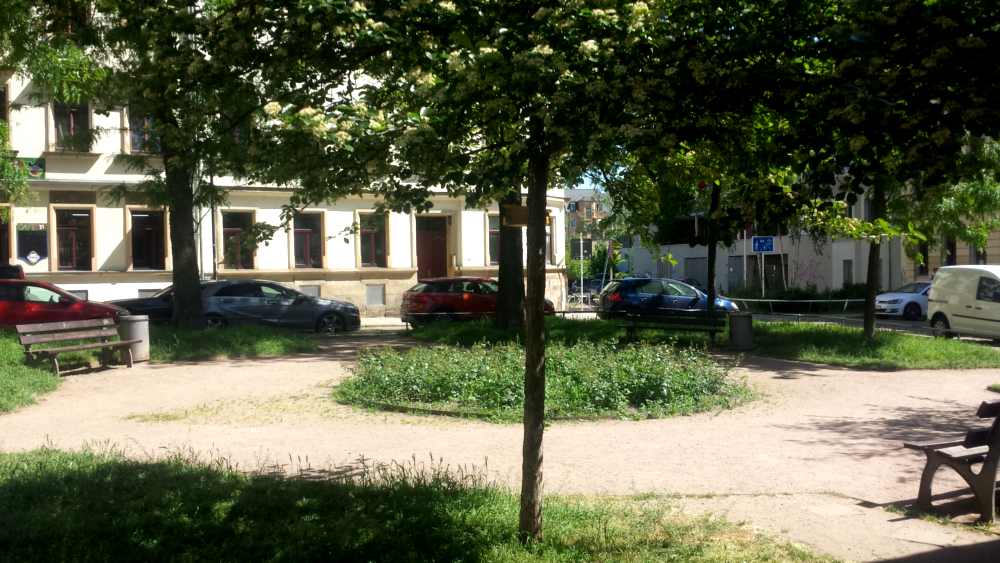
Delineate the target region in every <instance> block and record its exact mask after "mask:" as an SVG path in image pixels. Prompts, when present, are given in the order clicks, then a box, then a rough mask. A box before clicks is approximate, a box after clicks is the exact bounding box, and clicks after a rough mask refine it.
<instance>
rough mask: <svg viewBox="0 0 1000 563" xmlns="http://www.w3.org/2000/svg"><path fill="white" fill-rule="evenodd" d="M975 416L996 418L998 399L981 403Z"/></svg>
mask: <svg viewBox="0 0 1000 563" xmlns="http://www.w3.org/2000/svg"><path fill="white" fill-rule="evenodd" d="M976 416H978V417H979V418H996V417H997V416H1000V399H990V400H989V401H983V403H982V404H981V405H979V410H978V411H976Z"/></svg>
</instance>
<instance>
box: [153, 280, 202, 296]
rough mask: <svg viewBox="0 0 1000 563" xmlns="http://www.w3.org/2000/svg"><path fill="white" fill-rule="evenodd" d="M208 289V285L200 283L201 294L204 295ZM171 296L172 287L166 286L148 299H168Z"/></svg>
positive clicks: (172, 292)
mask: <svg viewBox="0 0 1000 563" xmlns="http://www.w3.org/2000/svg"><path fill="white" fill-rule="evenodd" d="M209 287H210V284H207V283H202V284H201V291H202V293H204V292H205V290H206V289H208V288H209ZM173 294H174V286H172V285H168V286H167V287H165V288H163V289H161V290H160V291H157V292H156V293H154V294H152V295H150V296H149V298H150V299H152V298H154V297H170V296H172V295H173Z"/></svg>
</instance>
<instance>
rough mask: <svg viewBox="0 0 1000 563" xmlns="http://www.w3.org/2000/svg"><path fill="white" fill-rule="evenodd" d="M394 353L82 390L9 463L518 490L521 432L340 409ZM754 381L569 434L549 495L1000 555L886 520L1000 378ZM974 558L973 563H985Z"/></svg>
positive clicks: (769, 365)
mask: <svg viewBox="0 0 1000 563" xmlns="http://www.w3.org/2000/svg"><path fill="white" fill-rule="evenodd" d="M384 344H390V345H399V346H413V345H416V344H417V343H415V342H414V341H412V340H408V339H406V338H405V337H401V336H397V335H395V334H390V333H374V334H364V333H360V334H356V335H349V336H341V337H334V338H328V339H324V340H323V349H322V350H321V351H320V352H318V353H315V354H307V355H299V356H294V357H284V358H258V359H241V360H225V361H212V362H201V363H189V364H173V365H140V366H137V367H136V368H135V369H131V370H129V369H125V368H117V369H112V370H108V371H99V372H95V373H88V374H85V375H81V376H71V377H68V378H66V380H65V381H64V382H63V384H62V385H61V386H60V388H59V389H58V390H57V391H55V392H53V393H50V394H48V395H45V396H44V397H41V398H40V400H39V404H37V405H33V406H30V407H27V408H24V409H22V410H20V411H18V412H15V413H10V414H7V415H3V416H0V448H2V449H5V450H19V449H30V448H36V447H39V446H42V445H46V444H52V445H54V446H56V447H61V448H69V449H74V448H79V447H80V446H81V445H82V444H83V443H85V442H88V441H97V442H106V441H110V442H111V443H116V444H118V445H120V446H123V447H128V448H132V449H133V450H135V451H137V452H155V451H158V450H159V449H160V448H166V449H189V448H191V449H194V450H196V451H216V452H218V453H219V454H220V455H223V456H226V457H228V458H229V459H230V461H232V462H235V463H240V464H241V466H243V467H247V466H254V465H255V464H259V463H261V460H270V461H271V462H272V463H278V464H281V463H285V462H283V461H282V460H286V462H287V460H290V459H291V460H297V459H301V460H306V459H307V460H308V464H309V465H311V466H314V467H326V466H335V465H342V464H345V463H350V462H351V461H352V460H356V459H358V458H359V457H362V456H363V457H364V458H365V459H368V460H372V461H374V462H385V463H388V462H390V461H392V460H410V459H411V458H413V456H414V455H416V456H417V458H418V459H428V458H429V457H428V456H430V457H433V458H434V459H443V460H444V462H445V463H446V464H451V465H453V466H456V465H464V466H471V465H475V466H479V467H482V466H484V465H487V464H488V468H489V472H490V474H491V476H492V477H494V478H496V479H499V480H500V481H502V482H506V483H509V484H511V485H512V486H516V485H517V476H518V475H519V470H520V463H521V432H522V431H521V428H520V427H519V426H517V425H496V424H490V423H486V422H481V421H475V420H467V419H453V418H437V417H429V416H420V415H409V414H397V413H384V412H367V411H362V410H358V409H355V408H353V407H348V406H344V405H339V404H336V403H334V402H332V401H330V400H329V393H330V388H331V386H333V385H336V384H337V383H338V382H339V381H340V380H341V379H342V378H344V377H345V376H346V375H348V371H347V369H346V367H345V364H348V365H349V364H351V363H352V362H354V361H355V360H356V357H357V356H356V354H357V348H358V347H359V346H362V345H384ZM740 370H741V372H742V373H743V374H745V375H746V376H747V377H748V379H749V380H750V381H751V382H752V383H753V384H755V385H756V386H757V388H758V389H759V390H761V391H763V392H764V393H766V397H765V398H764V399H762V400H760V401H757V402H755V403H752V404H749V405H746V406H744V407H741V408H739V409H736V410H732V411H715V412H711V413H703V414H699V415H695V416H688V417H679V418H672V419H664V420H645V421H610V422H608V421H593V422H560V423H554V424H553V425H552V426H551V427H550V428H549V429H548V431H547V433H546V438H545V454H546V456H545V457H546V459H545V482H546V490H547V491H548V492H582V493H601V494H603V493H608V494H631V493H635V492H643V493H648V492H653V493H663V494H671V495H681V496H683V497H684V498H680V499H679V500H678V502H680V503H681V504H682V505H683V506H684V507H685V508H687V509H689V510H693V511H698V512H713V513H728V514H729V515H730V516H731V517H732V518H734V519H745V520H750V521H753V522H755V523H757V524H758V525H760V526H765V527H768V528H770V529H773V530H774V531H776V533H780V534H784V535H785V536H786V537H788V538H789V539H790V540H793V541H796V542H798V543H804V544H807V545H809V546H811V547H813V548H816V549H818V550H820V551H825V552H828V553H832V554H834V555H838V556H840V557H845V558H849V559H855V560H875V559H882V558H888V557H902V556H914V557H921V558H926V557H932V556H933V557H940V556H942V555H945V554H948V553H951V554H953V555H954V554H957V553H959V552H954V551H948V550H954V549H959V548H960V547H961V546H965V545H967V544H968V545H971V546H973V547H975V546H984V545H985V546H988V547H990V546H991V547H994V548H996V551H995V552H994V553H1000V542H998V539H997V536H990V535H987V534H982V533H974V532H971V531H967V530H963V529H960V528H959V527H952V526H943V525H940V524H935V523H931V522H925V521H922V520H919V519H913V518H909V517H905V516H900V515H897V514H893V513H890V512H887V511H885V510H884V509H883V508H882V506H883V505H887V504H890V503H891V504H894V505H896V506H906V505H909V504H912V502H913V499H915V497H916V493H917V484H918V482H919V479H920V471H921V469H922V468H923V456H922V454H919V453H915V452H912V451H909V450H904V449H903V448H902V442H903V441H904V440H910V439H936V438H945V439H950V438H954V437H955V436H960V435H964V432H965V430H966V429H967V428H968V427H970V426H980V425H981V423H980V422H979V421H978V419H975V417H974V416H973V415H974V412H975V410H976V407H977V406H978V404H979V403H980V402H981V401H982V400H983V399H986V398H990V395H992V394H991V393H989V392H988V391H986V390H985V389H986V386H987V385H988V384H990V383H995V380H996V375H995V372H993V371H989V370H967V371H948V370H940V371H897V372H863V371H852V370H847V369H839V368H829V367H822V366H817V365H811V364H803V363H796V362H786V361H778V360H765V359H756V358H749V359H747V360H745V361H744V363H743V366H742V367H741V368H740ZM935 484H936V486H935V491H936V492H939V493H942V495H943V496H944V497H948V496H954V494H953V493H954V492H955V491H958V490H961V489H964V486H963V485H964V484H963V482H962V481H961V480H960V479H958V478H957V477H956V476H954V474H952V473H950V472H948V471H943V472H942V473H941V474H940V475H939V477H938V480H937V481H936V482H935ZM691 495H700V496H701V497H702V498H694V497H691ZM705 495H714V496H712V497H711V498H705ZM719 495H731V496H719ZM942 501H943V502H946V503H953V502H956V499H949V498H942ZM957 501H961V498H958V499H957ZM959 504H960V502H959ZM972 510H974V508H968V509H964V514H971V513H972ZM960 512H961V511H960ZM960 516H961V514H960ZM934 534H939V535H937V536H934ZM991 544H992V545H991ZM941 545H945V546H950V547H946V548H942V547H940V546H941ZM962 549H967V551H962V552H961V554H962V555H961V557H962V560H967V561H974V560H976V557H977V556H976V554H975V553H973V552H972V551H968V549H971V548H962ZM977 549H980V548H977ZM916 554H922V555H919V556H918V555H916ZM969 557H971V559H970V558H969ZM998 559H1000V557H998V558H991V559H989V560H990V561H994V562H995V561H997V560H998ZM917 560H923V559H913V561H917ZM927 560H932V559H927ZM984 560H986V559H984ZM907 561H910V559H907Z"/></svg>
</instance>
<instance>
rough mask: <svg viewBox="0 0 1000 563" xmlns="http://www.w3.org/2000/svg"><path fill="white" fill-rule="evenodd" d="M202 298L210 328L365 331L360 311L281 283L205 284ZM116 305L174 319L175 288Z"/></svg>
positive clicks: (249, 281) (123, 301)
mask: <svg viewBox="0 0 1000 563" xmlns="http://www.w3.org/2000/svg"><path fill="white" fill-rule="evenodd" d="M201 296H202V303H203V306H204V308H205V321H206V323H207V324H208V326H226V325H235V324H241V323H258V324H266V325H270V326H280V327H285V328H291V329H295V330H312V331H316V332H320V333H326V334H335V333H338V332H348V331H352V330H358V329H360V328H361V316H360V315H359V313H358V308H357V307H356V306H354V305H352V304H350V303H345V302H343V301H335V300H333V299H324V298H321V297H312V296H310V295H306V294H304V293H300V292H298V291H296V290H294V289H292V288H290V287H288V286H286V285H282V284H280V283H277V282H272V281H266V280H234V281H217V282H202V285H201ZM114 303H115V304H117V305H119V306H121V307H124V308H125V309H127V310H128V311H129V312H130V313H132V314H137V315H143V314H149V315H150V318H151V320H153V318H154V317H156V319H159V320H162V319H164V318H169V317H170V316H172V314H173V292H172V291H171V288H166V289H164V290H163V291H160V292H159V293H158V294H156V295H155V296H153V297H150V298H146V299H123V300H120V301H115V302H114ZM154 305H155V306H154ZM168 307H169V311H168V310H167V309H168Z"/></svg>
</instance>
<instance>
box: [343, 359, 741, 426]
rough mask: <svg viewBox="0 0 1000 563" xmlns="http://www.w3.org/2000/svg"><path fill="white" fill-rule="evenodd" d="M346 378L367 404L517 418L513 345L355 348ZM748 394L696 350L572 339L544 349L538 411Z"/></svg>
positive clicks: (682, 408)
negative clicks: (542, 392)
mask: <svg viewBox="0 0 1000 563" xmlns="http://www.w3.org/2000/svg"><path fill="white" fill-rule="evenodd" d="M353 371H354V377H352V378H349V379H347V380H346V381H344V382H343V383H342V384H341V385H340V387H339V388H338V389H337V390H336V391H335V394H336V398H337V399H338V400H341V401H343V402H347V403H352V404H357V405H361V406H365V407H375V408H377V407H379V406H382V405H386V404H391V405H434V406H439V407H440V406H447V407H449V408H452V409H458V410H462V411H465V412H469V413H477V414H485V415H488V416H489V417H490V418H492V419H494V420H497V421H508V422H509V421H517V420H520V418H521V416H522V411H523V408H524V390H523V387H524V350H523V349H522V348H521V347H520V346H517V345H514V344H504V345H499V346H495V347H490V346H484V345H476V346H473V347H472V349H471V350H459V349H452V348H414V349H411V350H409V351H407V352H405V353H402V354H401V353H399V352H396V351H394V350H392V349H389V348H378V349H373V350H362V352H361V354H360V357H359V359H358V367H357V369H355V370H353ZM750 396H751V392H750V390H749V388H748V387H747V386H746V384H745V383H744V382H742V381H736V380H735V379H734V376H733V368H732V366H730V365H726V364H721V363H718V362H716V361H715V360H714V359H713V358H712V357H711V356H709V355H707V354H705V353H704V352H700V351H696V350H679V351H675V350H673V349H672V348H670V347H666V346H637V347H631V346H630V347H627V348H625V349H623V350H621V351H616V350H615V349H614V348H613V347H611V346H602V345H595V344H591V343H586V342H584V343H580V344H578V345H576V346H564V345H550V346H549V347H548V348H547V349H546V413H547V415H548V416H550V417H560V416H587V417H589V416H599V415H603V414H615V415H617V416H619V417H631V418H645V417H659V416H669V415H672V414H676V413H683V412H693V411H699V410H704V409H708V408H711V407H713V406H716V405H723V406H726V407H732V406H733V405H735V404H738V403H740V402H742V401H744V400H746V399H748V398H749V397H750Z"/></svg>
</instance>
